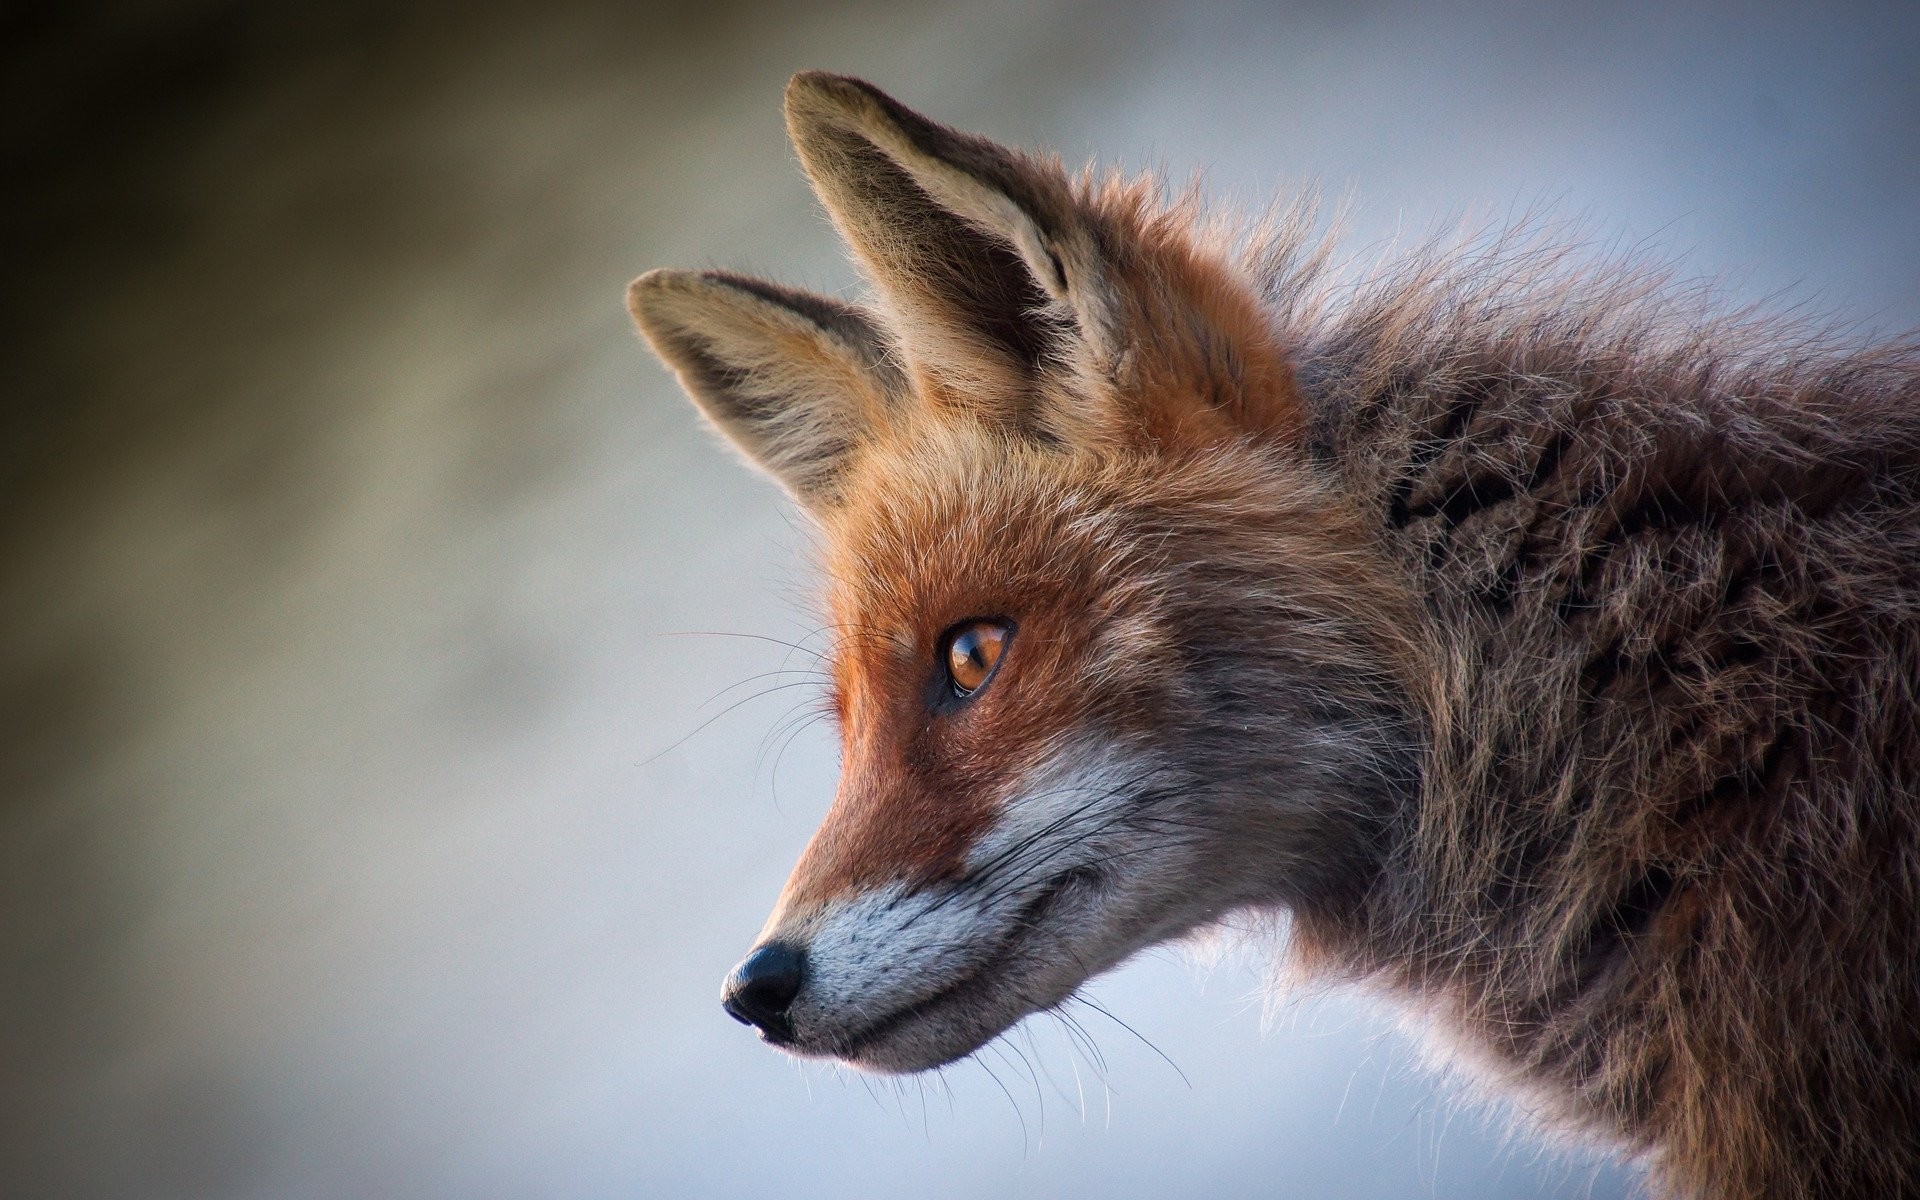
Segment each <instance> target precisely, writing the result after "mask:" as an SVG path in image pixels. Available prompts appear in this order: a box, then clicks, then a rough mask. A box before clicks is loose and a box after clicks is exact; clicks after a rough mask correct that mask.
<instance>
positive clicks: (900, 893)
mask: <svg viewBox="0 0 1920 1200" xmlns="http://www.w3.org/2000/svg"><path fill="white" fill-rule="evenodd" d="M786 116H787V124H788V129H789V131H790V133H791V136H792V139H793V144H794V147H795V149H796V150H797V151H798V154H799V157H800V161H801V163H802V165H803V167H804V169H805V171H806V173H807V176H808V178H809V179H810V180H811V181H812V183H813V186H814V188H815V189H816V190H817V192H818V194H819V197H820V199H821V201H822V202H823V203H824V205H825V206H826V209H827V211H828V213H829V214H830V215H831V216H832V218H833V221H834V223H835V225H836V226H837V227H838V228H839V230H840V232H841V233H842V234H843V235H844V237H845V239H846V242H847V244H848V246H849V247H850V248H851V250H852V252H853V254H854V255H855V256H856V258H857V259H858V261H859V264H860V266H861V267H862V269H863V271H864V273H865V275H866V276H867V278H868V279H869V280H870V281H871V283H872V284H873V285H874V287H875V289H876V291H877V297H876V302H875V303H874V305H873V306H872V307H859V306H855V305H851V304H847V303H843V302H840V301H838V300H833V299H829V298H826V297H824V296H818V295H812V294H808V293H804V292H799V291H794V290H790V289H787V288H784V287H779V286H776V285H774V284H771V283H765V282H761V281H759V280H756V279H751V278H745V277H742V276H738V275H733V274H727V273H723V272H717V271H716V272H698V273H695V272H678V271H654V272H651V273H649V274H647V275H644V276H642V277H641V278H640V279H638V280H637V281H635V282H634V284H633V285H632V288H631V290H630V292H629V304H630V308H631V310H632V313H633V316H634V319H635V320H636V322H637V323H638V325H639V328H640V330H641V332H642V333H643V334H644V335H645V337H646V339H647V340H648V341H649V342H650V343H651V344H652V346H653V348H654V349H655V350H656V351H657V352H658V353H659V355H660V356H661V357H662V358H663V359H664V360H665V361H666V362H667V363H668V364H669V365H670V366H671V367H672V368H673V369H674V371H675V372H677V374H678V375H679V378H680V380H681V382H682V384H683V385H684V386H685V388H686V390H687V391H688V392H689V393H690V394H691V396H692V398H693V400H694V401H695V403H696V404H698V406H699V407H700V408H701V410H702V411H703V412H704V413H705V414H706V415H707V417H708V418H709V419H710V420H711V421H712V423H713V424H714V425H715V426H716V427H718V429H719V430H720V431H721V432H722V433H723V434H725V435H726V436H727V437H728V438H729V439H731V440H732V442H733V443H734V444H735V445H736V446H737V447H739V448H740V450H742V451H743V452H744V453H745V454H746V456H747V457H748V458H749V459H751V460H752V461H753V462H755V463H757V464H758V465H759V466H760V467H761V468H763V469H764V470H766V471H767V472H769V473H770V474H772V475H773V476H774V477H775V478H776V479H777V480H778V481H779V482H780V483H781V484H783V485H784V486H785V488H786V489H787V491H789V492H790V493H791V494H792V496H793V497H794V499H795V500H797V501H798V503H799V504H800V506H801V507H802V508H803V509H804V510H805V511H807V512H808V513H810V514H811V515H812V516H813V517H814V518H815V519H816V521H817V523H818V526H819V528H820V531H821V533H822V535H823V538H824V543H825V554H824V562H825V575H826V579H827V589H828V596H827V600H826V607H827V610H828V612H829V613H830V620H831V624H832V628H833V629H834V630H837V631H839V635H840V636H839V639H838V643H837V645H836V647H835V649H834V652H833V655H832V678H833V692H832V699H833V704H834V707H835V710H836V712H837V715H838V718H839V724H840V729H841V734H842V738H843V774H842V778H841V781H840V786H839V792H838V795H837V797H836V799H835V801H834V804H833V808H832V810H831V811H830V813H829V814H828V816H827V818H826V820H825V823H824V824H823V825H822V827H821V828H820V830H819V832H818V834H817V835H816V836H815V837H814V838H813V840H812V842H811V844H809V845H808V847H807V848H806V851H805V853H804V854H803V855H802V856H801V858H800V862H799V865H798V866H797V867H796V868H795V870H794V872H793V876H792V878H791V879H790V880H789V881H788V883H787V885H786V889H785V891H784V892H783V893H782V895H781V897H780V899H779V902H778V905H777V906H776V908H775V910H774V912H773V915H772V917H771V918H770V919H769V920H768V922H767V925H766V928H765V930H764V931H763V933H762V935H761V938H760V941H759V943H758V945H757V948H755V949H754V950H753V951H752V953H751V954H750V955H749V956H748V957H747V958H746V960H745V961H744V962H742V963H741V964H740V966H739V967H738V968H736V969H735V971H734V972H733V974H732V975H731V976H730V977H729V978H728V980H727V982H726V985H725V989H724V993H723V1000H724V1004H725V1006H726V1009H727V1011H728V1012H730V1013H731V1014H733V1015H734V1016H735V1017H737V1018H738V1019H740V1020H741V1021H743V1022H747V1023H750V1024H752V1025H754V1026H755V1027H757V1028H758V1030H759V1032H760V1035H761V1036H762V1037H763V1038H764V1039H765V1040H766V1041H767V1042H769V1043H771V1044H773V1045H775V1046H779V1047H781V1048H782V1049H785V1050H788V1051H790V1052H792V1053H795V1054H800V1055H808V1056H822V1057H831V1058H834V1059H838V1060H841V1061H843V1062H846V1063H850V1064H853V1065H855V1066H858V1067H863V1068H868V1069H871V1070H876V1071H885V1072H909V1071H919V1070H924V1069H927V1068H930V1067H934V1066H937V1065H940V1064H942V1063H946V1062H949V1061H952V1060H954V1059H957V1058H960V1057H962V1056H965V1055H967V1054H969V1053H971V1052H973V1051H974V1050H976V1049H978V1048H979V1047H981V1046H982V1045H984V1044H985V1043H987V1042H988V1041H990V1040H991V1039H993V1038H994V1037H996V1036H997V1035H999V1034H1000V1033H1001V1032H1003V1031H1004V1030H1006V1029H1008V1028H1009V1027H1010V1026H1012V1025H1013V1024H1014V1023H1015V1022H1017V1021H1019V1020H1021V1019H1022V1018H1023V1017H1025V1016H1027V1015H1029V1014H1031V1013H1034V1012H1037V1011H1041V1010H1045V1009H1047V1008H1049V1007H1051V1006H1055V1005H1059V1004H1061V1003H1062V1002H1063V1001H1065V1000H1067V999H1068V998H1069V997H1071V996H1073V994H1074V993H1075V991H1076V989H1078V988H1079V987H1080V986H1081V985H1082V984H1083V983H1085V982H1086V981H1087V980H1088V979H1089V978H1090V977H1092V976H1094V975H1097V974H1099V973H1100V972H1103V971H1106V970H1108V969H1109V968H1111V967H1113V966H1115V965H1116V964H1118V963H1120V962H1121V961H1122V960H1124V959H1126V958H1128V957H1129V956H1130V955H1133V954H1135V953H1136V952H1138V951H1140V950H1141V949H1142V948H1144V947H1147V946H1151V945H1153V944H1155V943H1158V942H1162V941H1165V940H1167V939H1171V938H1176V937H1180V936H1182V935H1185V934H1189V933H1191V932H1194V931H1195V930H1198V929H1200V928H1202V927H1205V926H1207V925H1209V924H1210V923H1212V922H1215V921H1217V920H1218V919H1220V918H1221V917H1223V916H1225V915H1226V914H1229V913H1234V912H1244V911H1246V910H1260V911H1268V912H1275V913H1284V914H1286V916H1287V917H1288V919H1289V924H1290V929H1291V934H1290V937H1289V939H1288V941H1287V949H1286V953H1287V954H1288V955H1290V956H1291V958H1292V959H1293V960H1296V961H1297V963H1298V965H1299V966H1300V967H1301V968H1302V969H1305V970H1308V971H1314V972H1319V973H1321V974H1322V975H1325V976H1329V977H1333V978H1339V979H1345V980H1351V981H1356V982H1360V983H1364V984H1366V985H1368V986H1371V987H1374V988H1376V989H1379V990H1380V991H1382V992H1384V993H1386V994H1389V995H1391V996H1394V997H1396V998H1398V999H1399V1000H1400V1001H1401V1002H1402V1003H1404V1004H1405V1005H1406V1006H1408V1008H1409V1009H1411V1010H1412V1011H1413V1012H1415V1013H1416V1014H1418V1015H1419V1016H1420V1017H1422V1018H1423V1020H1424V1022H1425V1023H1426V1024H1427V1025H1429V1026H1431V1027H1433V1028H1437V1029H1440V1030H1442V1031H1444V1032H1445V1034H1446V1036H1447V1038H1448V1042H1449V1046H1450V1047H1451V1048H1452V1049H1453V1050H1454V1051H1455V1052H1457V1053H1459V1054H1461V1055H1462V1056H1464V1057H1465V1058H1466V1059H1467V1060H1469V1061H1470V1062H1472V1063H1473V1064H1474V1065H1475V1067H1476V1068H1477V1069H1478V1070H1480V1071H1481V1072H1482V1073H1483V1074H1484V1075H1486V1076H1487V1077H1488V1078H1489V1079H1490V1080H1491V1081H1492V1083H1493V1085H1494V1086H1495V1087H1496V1088H1497V1089H1504V1090H1506V1091H1509V1092H1523V1093H1524V1094H1525V1095H1526V1096H1527V1097H1528V1099H1529V1101H1530V1103H1529V1110H1530V1112H1534V1113H1537V1114H1538V1115H1539V1116H1540V1117H1541V1119H1542V1120H1544V1121H1545V1122H1546V1123H1547V1124H1549V1125H1550V1126H1552V1127H1554V1128H1556V1129H1559V1130H1562V1131H1565V1132H1571V1133H1575V1134H1583V1135H1590V1136H1596V1137H1599V1138H1602V1139H1604V1140H1606V1141H1607V1142H1609V1143H1610V1144H1612V1145H1614V1146H1617V1147H1619V1148H1620V1150H1621V1152H1622V1153H1624V1154H1627V1155H1631V1156H1634V1157H1637V1158H1638V1159H1640V1160H1641V1161H1642V1162H1643V1163H1644V1164H1645V1165H1646V1168H1647V1170H1648V1172H1649V1174H1650V1178H1651V1180H1652V1181H1653V1186H1654V1187H1656V1188H1657V1189H1658V1190H1660V1191H1661V1192H1662V1193H1663V1194H1665V1195H1669V1196H1676V1197H1681V1196H1685V1197H1712V1198H1734V1197H1761V1196H1765V1197H1806V1198H1811V1197H1841V1196H1848V1197H1854V1196H1857V1197H1892V1196H1915V1195H1920V903H1917V901H1920V829H1917V828H1916V826H1917V825H1920V344H1917V343H1914V342H1905V343H1901V344H1897V345H1891V346H1881V347H1878V348H1871V347H1857V346H1849V345H1847V344H1844V343H1842V342H1840V341H1838V340H1836V339H1833V338H1826V337H1823V336H1821V335H1818V334H1815V333H1809V332H1808V331H1806V330H1804V329H1797V328H1793V327H1789V326H1785V325H1781V324H1778V323H1775V324H1769V323H1767V322H1765V321H1761V320H1758V319H1754V318H1751V317H1742V318H1732V317H1719V318H1715V317H1712V316H1711V315H1710V314H1709V315H1700V314H1699V313H1697V312H1695V309H1694V307H1692V306H1690V304H1689V303H1687V302H1682V301H1680V300H1676V299H1674V298H1672V297H1670V296H1666V295H1664V294H1663V293H1662V292H1661V291H1660V290H1659V289H1657V288H1655V287H1651V286H1648V285H1647V284H1646V283H1645V278H1644V276H1639V275H1633V274H1629V273H1620V272H1609V271H1604V270H1603V271H1587V272H1585V273H1582V272H1580V271H1576V270H1573V269H1571V268H1567V267H1564V266H1561V265H1557V264H1558V262H1559V260H1557V259H1554V258H1553V257H1552V256H1551V255H1545V254H1543V253H1542V252H1539V251H1537V250H1536V251H1524V252H1514V253H1508V254H1505V255H1502V254H1500V253H1478V254H1458V255H1453V256H1451V257H1449V256H1446V255H1444V254H1433V253H1428V254H1425V255H1416V256H1414V257H1413V258H1412V259H1411V261H1409V262H1408V263H1406V264H1403V265H1401V266H1399V267H1388V268H1384V269H1383V270H1382V271H1381V272H1380V273H1378V274H1377V275H1375V276H1374V277H1372V278H1371V279H1370V280H1366V281H1361V282H1359V283H1356V284H1354V285H1352V286H1351V287H1346V288H1335V287H1333V286H1332V285H1331V284H1329V283H1327V282H1326V276H1325V274H1324V270H1323V267H1322V265H1321V261H1320V259H1319V257H1318V256H1317V255H1316V252H1315V243H1314V242H1313V241H1312V240H1311V239H1310V237H1309V235H1308V234H1307V233H1305V232H1303V229H1304V226H1303V225H1301V224H1300V223H1295V225H1294V226H1289V227H1285V228H1281V229H1278V230H1277V231H1274V232H1271V233H1270V234H1269V235H1268V236H1267V237H1265V238H1264V239H1255V241H1254V242H1253V243H1252V245H1251V248H1250V249H1249V248H1248V246H1247V244H1246V243H1244V242H1237V243H1233V244H1232V245H1229V244H1227V243H1223V242H1222V240H1221V239H1220V238H1219V237H1218V236H1217V235H1216V234H1215V233H1213V232H1210V231H1209V227H1207V226H1206V225H1204V224H1203V223H1202V222H1200V221H1199V220H1198V219H1197V216H1196V213H1195V211H1194V207H1193V205H1192V204H1190V203H1171V204H1169V203H1166V202H1163V201H1162V200H1161V198H1160V197H1161V194H1162V193H1161V192H1160V190H1159V189H1158V188H1157V186H1156V185H1154V184H1153V182H1152V181H1150V180H1134V181H1128V180H1124V179H1118V178H1114V179H1104V180H1103V179H1097V178H1094V177H1092V176H1091V175H1089V176H1087V177H1083V178H1079V179H1075V178H1072V177H1070V176H1069V175H1068V174H1067V173H1066V172H1064V171H1063V170H1062V169H1061V168H1060V166H1059V165H1058V163H1057V162H1056V161H1054V160H1050V159H1043V158H1039V157H1034V156H1029V155H1026V154H1023V153H1019V152H1015V151H1012V150H1009V149H1007V148H1004V147H1002V146H999V145H997V144H995V143H993V142H990V141H987V140H984V139H982V138H978V137H973V136H969V135H967V134H964V133H960V132H957V131H955V130H952V129H949V128H947V127H945V126H942V125H939V124H936V123H934V122H932V121H930V120H928V119H926V118H925V117H922V116H920V115H918V114H917V113H914V112H912V111H910V110H909V109H907V108H905V107H903V106H902V105H901V104H899V103H898V102H896V101H895V100H893V99H892V98H890V97H888V96H886V95H885V94H883V93H881V92H880V91H878V90H876V89H875V88H873V87H872V86H870V85H868V84H866V83H863V82H861V81H859V80H855V79H849V78H843V77H837V76H832V75H825V74H811V73H810V74H803V75H800V76H797V77H796V78H795V79H794V80H793V82H792V83H791V85H790V86H789V87H788V90H787V97H786Z"/></svg>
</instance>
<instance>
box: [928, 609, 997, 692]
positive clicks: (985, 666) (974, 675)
mask: <svg viewBox="0 0 1920 1200" xmlns="http://www.w3.org/2000/svg"><path fill="white" fill-rule="evenodd" d="M1012 639H1013V626H1012V625H1010V624H1008V623H1007V622H1005V621H963V622H961V623H960V624H958V625H956V626H954V627H953V628H952V629H950V630H948V631H947V636H946V637H945V638H944V639H943V641H944V642H945V645H946V653H945V655H944V657H945V659H946V665H947V682H948V683H949V684H951V685H952V686H953V691H954V694H955V695H956V696H970V695H972V694H973V693H974V692H977V691H979V690H980V689H981V688H983V687H985V686H986V684H987V680H989V679H991V678H993V669H994V667H996V666H998V665H999V663H1000V656H1001V655H1002V654H1004V653H1006V649H1007V643H1008V642H1009V641H1011V640H1012Z"/></svg>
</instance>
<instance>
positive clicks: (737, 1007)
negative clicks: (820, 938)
mask: <svg viewBox="0 0 1920 1200" xmlns="http://www.w3.org/2000/svg"><path fill="white" fill-rule="evenodd" d="M806 967H807V957H806V955H805V954H804V953H803V952H802V951H800V950H799V949H798V948H796V947H793V946H789V945H787V944H786V943H784V942H768V943H767V944H766V945H764V946H762V947H760V948H759V949H758V950H755V951H754V952H753V953H752V954H749V955H747V957H746V961H745V962H742V963H741V964H740V965H739V966H737V967H735V968H734V969H733V974H731V975H729V976H727V983H726V986H725V987H723V988H722V989H721V990H720V1004H721V1006H722V1007H723V1008H725V1009H726V1010H727V1015H728V1016H730V1017H732V1018H733V1019H734V1020H736V1021H738V1022H740V1023H741V1024H742V1025H753V1026H756V1027H757V1028H758V1029H759V1030H760V1035H761V1036H762V1037H764V1038H766V1039H767V1040H768V1041H770V1042H789V1041H792V1040H793V1026H792V1025H791V1024H790V1023H789V1022H788V1020H787V1006H788V1005H791V1004H792V1003H793V998H794V997H795V996H798V995H799V994H800V984H801V983H802V981H803V980H804V978H805V975H806Z"/></svg>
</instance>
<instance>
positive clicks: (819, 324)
mask: <svg viewBox="0 0 1920 1200" xmlns="http://www.w3.org/2000/svg"><path fill="white" fill-rule="evenodd" d="M627 309H628V311H630V312H631V313H632V314H633V320H634V324H635V325H637V326H639V328H640V332H641V333H642V334H644V335H645V336H646V339H647V341H648V342H650V343H651V344H652V345H653V348H654V351H655V352H656V353H658V354H659V355H660V357H661V358H662V359H665V360H666V363H667V365H668V366H670V367H672V368H673V370H674V373H675V374H677V375H678V376H679V377H680V383H681V386H682V387H684V388H686V390H687V394H688V395H689V396H691V397H693V401H694V403H695V404H697V405H699V406H700V410H701V411H702V412H704V413H705V414H706V415H707V419H708V420H710V421H712V422H713V424H714V425H715V426H716V427H717V428H718V429H719V430H720V432H721V433H724V434H725V435H726V436H727V439H728V440H729V441H731V442H732V443H733V444H734V445H735V446H737V447H739V448H740V450H741V451H743V452H744V453H745V454H746V456H747V457H748V458H750V459H752V460H753V462H754V463H755V464H756V465H758V466H759V467H760V468H761V469H763V470H765V471H766V472H767V473H768V474H770V475H772V476H773V477H774V478H775V479H778V480H779V481H780V482H781V484H782V485H784V486H785V487H786V489H787V491H789V492H791V493H792V494H793V496H794V498H795V499H797V500H799V501H800V502H801V503H802V504H804V505H806V506H808V507H810V508H821V507H825V506H827V505H830V504H831V503H832V501H833V500H834V498H835V496H836V494H837V493H838V491H839V487H840V484H841V481H842V479H843V477H844V474H845V470H846V466H847V463H848V460H849V459H850V458H851V457H852V455H853V453H854V451H855V450H856V449H857V448H858V447H859V445H860V444H861V443H862V442H864V441H866V440H868V439H869V438H871V437H872V436H873V434H874V433H875V432H876V431H877V430H878V429H879V428H880V426H882V425H883V424H884V423H885V422H886V421H887V419H888V415H889V412H890V411H891V410H892V409H893V408H894V406H895V405H896V404H897V403H898V399H899V397H900V396H901V395H902V394H904V393H905V391H906V381H905V380H904V379H903V378H902V377H901V375H900V371H899V368H898V367H896V366H895V365H894V364H893V361H892V359H891V358H890V356H889V352H888V350H887V346H886V343H885V340H884V339H883V338H882V336H881V334H880V331H879V330H878V329H876V328H875V327H874V325H873V324H872V322H870V321H869V320H868V319H867V317H866V314H865V313H863V312H861V311H860V310H859V309H857V308H854V307H853V306H852V305H848V304H842V303H840V302H839V301H837V300H830V299H828V298H827V297H825V296H817V295H814V294H812V293H810V292H802V291H797V290H795V289H792V288H784V287H780V286H778V285H777V284H772V283H768V282H766V281H765V280H761V279H752V278H749V277H747V276H744V275H734V274H731V273H728V272H725V271H649V272H647V273H646V274H645V275H642V276H641V277H640V278H638V279H636V280H634V281H633V284H632V286H631V287H629V288H628V289H627Z"/></svg>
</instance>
